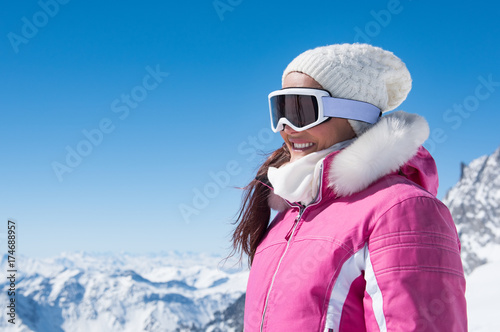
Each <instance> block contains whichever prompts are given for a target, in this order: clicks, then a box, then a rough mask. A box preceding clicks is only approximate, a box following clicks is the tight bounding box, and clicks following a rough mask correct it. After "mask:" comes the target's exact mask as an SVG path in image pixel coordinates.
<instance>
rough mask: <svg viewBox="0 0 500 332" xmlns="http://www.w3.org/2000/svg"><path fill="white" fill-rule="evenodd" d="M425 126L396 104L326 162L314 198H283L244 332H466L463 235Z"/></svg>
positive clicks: (261, 253) (257, 264)
mask: <svg viewBox="0 0 500 332" xmlns="http://www.w3.org/2000/svg"><path fill="white" fill-rule="evenodd" d="M428 132H429V129H428V125H427V123H426V122H425V120H424V119H423V118H421V117H419V116H417V115H412V114H408V113H404V112H395V113H392V114H390V115H388V116H384V117H383V118H382V119H381V120H380V121H379V122H378V123H377V125H375V126H374V127H373V128H371V129H370V130H368V131H367V132H366V133H365V134H363V135H361V136H360V137H359V138H358V139H357V140H356V141H355V142H354V143H352V144H351V145H350V146H348V147H347V148H345V149H343V150H341V151H337V152H333V153H332V154H330V155H328V156H327V158H325V160H324V161H323V168H322V174H321V181H320V189H319V193H318V197H317V199H316V200H315V201H314V202H313V203H311V204H309V205H308V206H306V207H304V206H301V205H300V204H297V203H292V202H286V201H284V200H283V199H281V198H280V197H278V196H276V195H274V194H273V195H272V197H270V200H269V202H270V205H271V206H272V207H273V208H275V209H278V210H279V211H280V212H279V213H278V214H277V215H276V217H275V218H274V220H273V221H272V222H271V224H270V225H269V227H268V231H267V234H266V236H265V238H264V239H263V240H262V242H261V243H260V245H259V247H258V249H257V252H256V254H255V257H254V260H253V263H252V267H251V270H250V277H249V281H248V286H247V294H246V306H245V318H244V320H245V332H253V331H271V332H281V331H287V332H293V331H297V332H298V331H300V332H304V331H325V332H329V331H335V332H337V331H341V332H350V331H353V332H354V331H355V332H362V331H436V332H438V331H439V332H445V331H450V332H452V331H453V332H460V331H467V318H466V304H465V296H464V294H465V279H464V273H463V268H462V263H461V259H460V243H459V240H458V235H457V232H456V228H455V225H454V222H453V220H452V217H451V215H450V213H449V211H448V209H447V207H446V206H445V205H444V204H443V203H441V202H440V201H439V200H438V199H437V198H436V197H435V195H436V193H437V186H438V179H437V170H436V166H435V163H434V160H433V159H432V157H431V156H430V154H429V153H428V152H427V150H425V149H424V148H423V147H422V146H421V144H422V143H423V142H424V141H425V139H426V138H427V136H428Z"/></svg>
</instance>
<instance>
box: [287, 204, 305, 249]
mask: <svg viewBox="0 0 500 332" xmlns="http://www.w3.org/2000/svg"><path fill="white" fill-rule="evenodd" d="M304 210H305V206H303V205H300V210H299V214H298V215H297V218H295V222H294V223H293V225H292V227H291V228H290V230H289V231H288V233H287V234H286V236H285V240H287V241H288V240H290V236H292V233H293V230H294V229H295V225H297V223H298V222H299V220H300V218H301V217H302V213H304Z"/></svg>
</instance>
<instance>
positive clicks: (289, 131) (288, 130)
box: [283, 125, 298, 135]
mask: <svg viewBox="0 0 500 332" xmlns="http://www.w3.org/2000/svg"><path fill="white" fill-rule="evenodd" d="M283 131H284V132H285V133H286V134H287V135H290V134H294V133H298V131H296V130H294V129H293V128H292V127H290V126H289V125H284V126H283Z"/></svg>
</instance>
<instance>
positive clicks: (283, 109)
mask: <svg viewBox="0 0 500 332" xmlns="http://www.w3.org/2000/svg"><path fill="white" fill-rule="evenodd" d="M270 100H271V103H270V104H271V112H272V119H273V125H274V128H276V127H277V126H278V122H279V121H280V119H282V118H286V119H287V120H288V121H290V123H292V124H293V125H294V126H295V127H297V128H301V127H305V126H307V125H309V124H311V123H314V122H315V121H317V120H318V113H319V112H318V100H317V98H316V96H307V95H278V96H273V97H271V99H270Z"/></svg>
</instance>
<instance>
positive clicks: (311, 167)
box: [267, 139, 354, 205]
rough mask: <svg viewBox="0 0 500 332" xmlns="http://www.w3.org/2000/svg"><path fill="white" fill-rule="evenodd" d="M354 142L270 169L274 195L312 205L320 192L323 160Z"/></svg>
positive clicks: (344, 143) (340, 143)
mask: <svg viewBox="0 0 500 332" xmlns="http://www.w3.org/2000/svg"><path fill="white" fill-rule="evenodd" d="M353 141H354V139H350V140H347V141H343V142H339V143H337V144H334V145H332V146H331V147H329V148H327V149H324V150H321V151H316V152H312V153H310V154H308V155H306V156H304V157H302V158H300V159H298V160H295V161H294V162H291V163H287V164H284V165H282V166H281V167H280V168H276V167H269V169H268V171H267V177H268V179H269V182H271V185H272V186H273V188H274V193H275V194H276V195H278V196H280V197H282V198H284V199H286V200H287V201H289V202H300V203H302V204H303V205H307V204H310V203H312V202H313V201H314V200H315V199H316V197H317V195H318V190H319V181H320V179H319V176H320V174H321V167H322V165H323V160H324V159H325V157H326V156H327V155H329V154H330V153H332V152H334V151H337V150H340V149H343V148H344V147H346V146H348V145H349V144H351V143H352V142H353Z"/></svg>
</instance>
